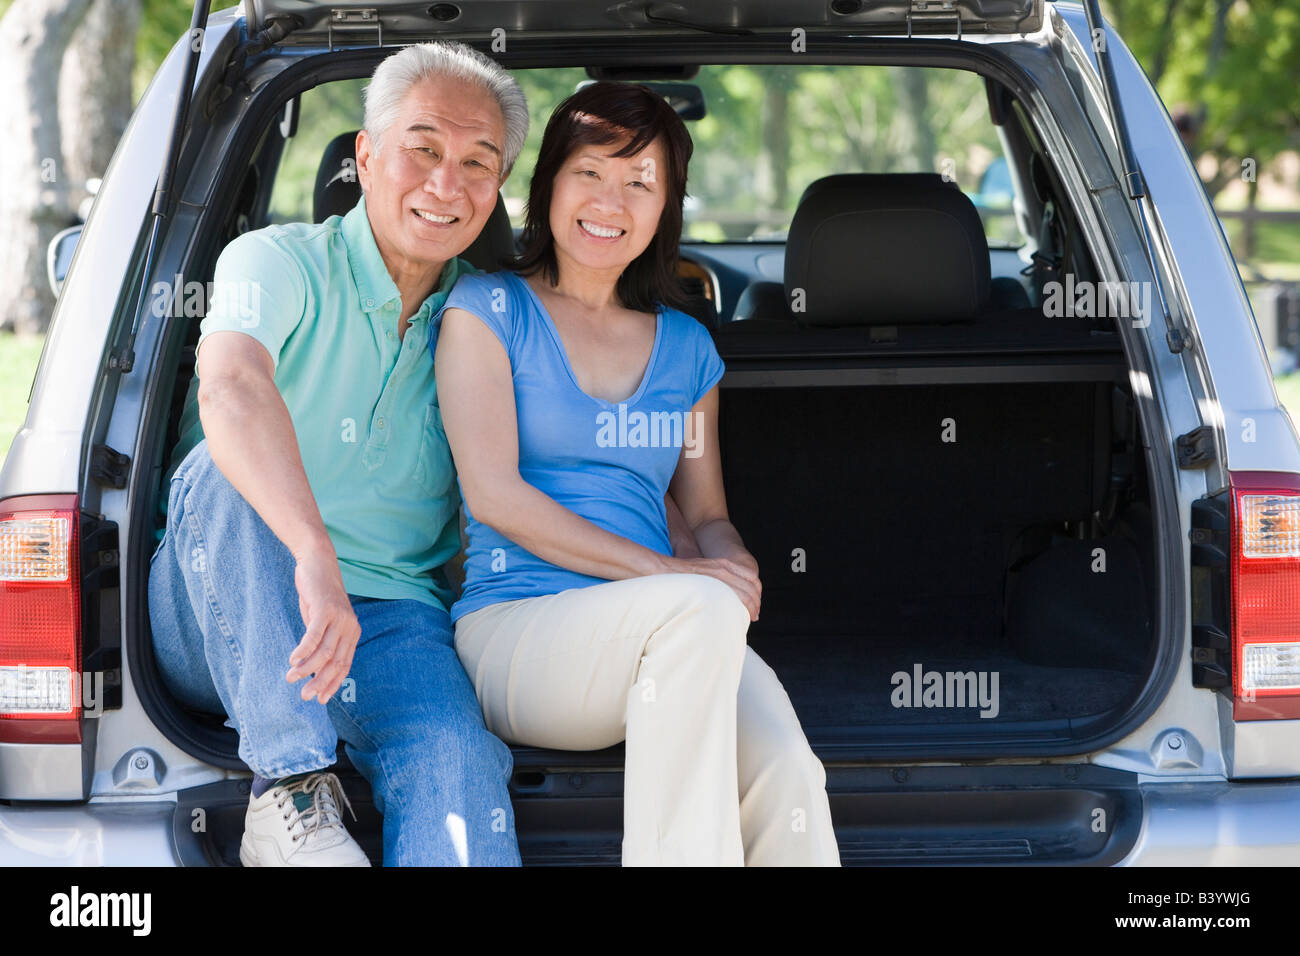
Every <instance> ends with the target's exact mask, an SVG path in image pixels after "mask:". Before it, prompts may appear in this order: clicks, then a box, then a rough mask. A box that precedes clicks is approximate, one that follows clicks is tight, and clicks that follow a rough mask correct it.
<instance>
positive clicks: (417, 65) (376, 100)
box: [362, 40, 528, 175]
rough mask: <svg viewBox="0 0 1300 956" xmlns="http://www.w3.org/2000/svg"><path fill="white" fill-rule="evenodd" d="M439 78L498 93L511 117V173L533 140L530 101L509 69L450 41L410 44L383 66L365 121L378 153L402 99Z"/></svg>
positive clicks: (371, 87) (368, 97)
mask: <svg viewBox="0 0 1300 956" xmlns="http://www.w3.org/2000/svg"><path fill="white" fill-rule="evenodd" d="M437 77H446V78H448V79H453V80H467V81H469V82H470V83H475V84H477V85H478V86H480V87H482V88H483V89H485V90H486V91H487V92H489V93H491V94H492V96H493V98H494V99H495V100H496V101H497V105H498V106H500V107H501V115H502V116H503V117H504V118H505V124H506V142H505V152H504V155H503V156H502V163H503V166H502V173H503V175H504V174H506V173H509V172H510V169H511V167H513V166H514V164H515V160H516V159H517V158H518V157H519V153H520V151H521V150H522V149H523V148H524V139H525V138H526V137H527V136H528V103H527V101H526V100H525V99H524V91H523V90H521V89H520V88H519V84H518V83H517V82H515V78H514V77H513V76H511V75H510V73H509V71H507V70H505V69H504V68H502V67H501V66H499V65H497V64H496V63H495V62H494V61H493V60H492V59H491V58H490V57H488V56H486V55H484V54H482V53H480V52H479V51H478V50H475V49H474V48H473V47H470V46H466V45H465V44H464V43H455V42H453V41H450V40H439V41H437V42H435V43H417V44H415V45H413V46H408V47H407V48H406V49H405V50H402V51H401V52H400V53H394V54H393V55H392V56H390V57H389V58H388V59H386V60H384V62H383V63H381V64H379V68H378V69H377V70H375V75H374V76H373V77H371V78H370V83H369V84H368V85H367V86H366V91H365V105H366V112H365V118H364V120H363V121H362V122H363V124H364V126H365V129H366V132H368V133H369V134H370V136H371V138H372V139H373V140H374V141H375V149H376V150H378V149H380V148H381V146H382V140H383V138H384V135H385V134H386V133H387V132H388V128H389V127H390V126H392V125H393V123H394V121H395V120H396V119H397V114H398V112H400V110H401V108H402V101H403V100H404V99H405V98H406V94H407V93H408V92H409V91H410V89H411V87H412V86H414V85H415V84H417V83H420V82H423V81H424V80H428V79H434V78H437Z"/></svg>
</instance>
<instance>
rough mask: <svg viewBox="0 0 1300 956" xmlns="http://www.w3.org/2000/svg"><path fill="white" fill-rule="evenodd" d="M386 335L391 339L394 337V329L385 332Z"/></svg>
mask: <svg viewBox="0 0 1300 956" xmlns="http://www.w3.org/2000/svg"><path fill="white" fill-rule="evenodd" d="M384 334H385V335H387V336H388V337H389V338H390V339H391V338H392V337H393V330H392V329H389V330H388V331H387V332H385V333H384Z"/></svg>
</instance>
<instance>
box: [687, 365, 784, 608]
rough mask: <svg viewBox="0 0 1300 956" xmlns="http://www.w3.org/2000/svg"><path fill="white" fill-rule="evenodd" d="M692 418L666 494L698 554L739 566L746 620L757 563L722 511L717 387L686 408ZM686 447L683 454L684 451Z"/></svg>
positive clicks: (753, 603) (756, 598) (755, 590)
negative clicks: (742, 573) (747, 581)
mask: <svg viewBox="0 0 1300 956" xmlns="http://www.w3.org/2000/svg"><path fill="white" fill-rule="evenodd" d="M691 421H692V422H694V423H695V426H696V427H695V434H694V436H693V437H694V443H693V445H691V444H690V443H684V444H683V447H682V454H681V457H680V458H679V459H678V461H677V470H676V472H674V473H673V480H672V483H671V484H670V485H669V486H668V490H669V493H670V494H671V495H672V498H673V500H674V501H675V502H676V503H677V506H678V507H679V508H681V512H682V517H683V519H684V520H685V522H686V524H687V526H688V527H689V528H690V529H691V531H692V533H693V534H694V535H695V540H696V542H697V543H698V544H699V549H700V554H701V555H703V556H704V557H705V558H714V559H718V560H722V561H727V562H730V563H731V564H734V565H736V566H738V567H740V568H744V569H745V570H746V571H747V572H748V574H747V575H746V578H747V579H750V584H751V587H750V588H749V589H748V593H741V592H739V591H738V592H737V593H738V594H739V595H740V598H741V600H742V601H744V603H745V606H746V607H748V608H749V609H750V617H751V619H752V620H755V621H757V620H758V607H759V602H760V599H761V596H762V582H761V581H759V578H758V562H757V561H755V560H754V556H753V555H752V554H750V553H749V551H747V550H746V549H745V544H744V542H743V541H741V539H740V533H739V532H738V531H737V530H736V528H735V526H734V525H732V523H731V518H730V516H729V515H728V513H727V494H726V491H725V489H724V488H723V484H722V456H721V454H720V453H719V449H718V387H717V386H716V385H715V386H714V387H713V388H711V389H709V391H708V392H706V393H705V395H704V397H703V398H701V399H700V400H699V402H698V403H696V405H695V408H693V409H692V410H691ZM688 452H689V454H688Z"/></svg>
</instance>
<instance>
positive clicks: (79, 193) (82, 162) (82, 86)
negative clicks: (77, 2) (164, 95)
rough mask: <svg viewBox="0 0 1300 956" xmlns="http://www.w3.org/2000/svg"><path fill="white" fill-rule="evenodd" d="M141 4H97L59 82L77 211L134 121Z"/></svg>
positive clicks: (108, 0) (98, 0)
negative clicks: (92, 180)
mask: <svg viewBox="0 0 1300 956" xmlns="http://www.w3.org/2000/svg"><path fill="white" fill-rule="evenodd" d="M140 6H141V3H140V0H92V3H91V7H90V11H89V12H88V13H87V14H86V18H85V20H83V21H82V23H81V26H80V27H79V28H78V29H77V32H76V33H75V34H74V35H73V37H72V43H71V45H70V46H69V47H68V52H67V55H66V56H65V57H64V58H63V72H62V74H61V75H60V77H59V129H60V130H61V131H62V134H63V156H64V160H65V163H66V168H67V171H68V186H69V189H70V190H71V191H72V195H71V197H70V198H71V201H72V203H73V208H76V204H77V203H79V202H81V200H82V199H84V198H85V196H86V192H85V188H84V187H85V182H86V180H88V179H90V178H92V177H101V176H103V175H104V170H106V169H107V168H108V161H109V160H110V159H111V158H112V157H113V150H114V149H116V148H117V142H118V140H119V139H121V138H122V131H123V130H125V129H126V123H127V120H129V119H130V118H131V107H132V102H131V75H132V73H133V72H134V70H135V34H136V31H137V30H138V29H139V26H140Z"/></svg>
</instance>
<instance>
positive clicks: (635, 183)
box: [628, 179, 650, 189]
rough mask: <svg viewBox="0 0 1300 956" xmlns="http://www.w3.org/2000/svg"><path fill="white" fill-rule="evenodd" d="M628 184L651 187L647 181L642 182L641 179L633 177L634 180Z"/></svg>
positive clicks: (644, 187) (643, 187) (645, 187)
mask: <svg viewBox="0 0 1300 956" xmlns="http://www.w3.org/2000/svg"><path fill="white" fill-rule="evenodd" d="M628 185H629V186H640V187H641V188H642V189H649V188H650V187H649V186H647V185H646V184H645V183H643V182H642V181H641V180H639V179H633V180H632V181H630V182H629V183H628Z"/></svg>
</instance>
